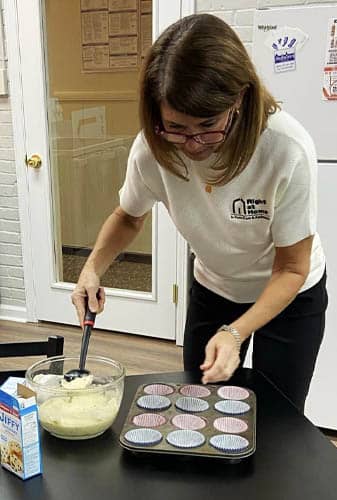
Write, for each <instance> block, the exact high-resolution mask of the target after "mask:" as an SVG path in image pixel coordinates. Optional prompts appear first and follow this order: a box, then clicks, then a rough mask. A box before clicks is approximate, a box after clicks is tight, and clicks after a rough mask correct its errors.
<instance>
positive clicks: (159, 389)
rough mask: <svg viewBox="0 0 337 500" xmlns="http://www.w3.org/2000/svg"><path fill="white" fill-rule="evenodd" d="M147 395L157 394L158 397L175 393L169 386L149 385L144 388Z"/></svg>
mask: <svg viewBox="0 0 337 500" xmlns="http://www.w3.org/2000/svg"><path fill="white" fill-rule="evenodd" d="M144 392H145V394H155V395H157V396H167V395H168V394H172V393H173V392H174V389H173V387H171V386H170V385H167V384H149V385H146V386H145V387H144Z"/></svg>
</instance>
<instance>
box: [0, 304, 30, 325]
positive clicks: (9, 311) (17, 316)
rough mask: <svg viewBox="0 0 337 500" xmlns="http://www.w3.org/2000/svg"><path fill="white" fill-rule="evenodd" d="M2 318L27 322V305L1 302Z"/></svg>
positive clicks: (0, 311)
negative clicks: (11, 304) (12, 304)
mask: <svg viewBox="0 0 337 500" xmlns="http://www.w3.org/2000/svg"><path fill="white" fill-rule="evenodd" d="M0 319H1V320H3V321H19V322H20V323H26V322H27V321H28V319H27V309H26V307H20V306H10V305H6V304H0Z"/></svg>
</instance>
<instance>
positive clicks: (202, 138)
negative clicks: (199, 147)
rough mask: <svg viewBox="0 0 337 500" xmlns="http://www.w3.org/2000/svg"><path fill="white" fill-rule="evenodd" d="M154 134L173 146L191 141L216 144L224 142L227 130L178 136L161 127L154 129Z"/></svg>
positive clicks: (177, 133)
mask: <svg viewBox="0 0 337 500" xmlns="http://www.w3.org/2000/svg"><path fill="white" fill-rule="evenodd" d="M155 132H156V134H157V135H160V136H161V137H162V138H163V139H165V141H167V142H172V143H173V144H186V142H187V141H189V140H190V139H193V140H194V141H195V142H197V143H198V144H218V143H219V142H223V141H224V140H225V137H226V134H227V130H226V129H225V130H212V131H211V132H201V133H200V134H180V133H179V132H168V131H167V130H165V129H164V128H163V127H161V128H159V127H156V129H155Z"/></svg>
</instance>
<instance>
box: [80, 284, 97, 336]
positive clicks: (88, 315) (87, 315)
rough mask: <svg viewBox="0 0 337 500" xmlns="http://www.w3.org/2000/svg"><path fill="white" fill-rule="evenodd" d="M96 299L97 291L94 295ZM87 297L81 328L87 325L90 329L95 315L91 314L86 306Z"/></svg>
mask: <svg viewBox="0 0 337 500" xmlns="http://www.w3.org/2000/svg"><path fill="white" fill-rule="evenodd" d="M96 297H97V299H99V291H98V292H97V294H96ZM88 302H89V300H88V297H86V298H85V316H84V321H83V326H86V325H89V326H91V327H93V326H94V324H95V319H96V313H94V312H91V311H90V309H89V305H88Z"/></svg>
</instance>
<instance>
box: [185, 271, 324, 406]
mask: <svg viewBox="0 0 337 500" xmlns="http://www.w3.org/2000/svg"><path fill="white" fill-rule="evenodd" d="M327 304H328V296H327V291H326V273H324V275H323V277H322V278H321V280H320V281H319V282H318V283H317V284H316V285H314V286H313V287H312V288H310V289H309V290H306V291H304V292H302V293H299V294H298V295H297V296H296V298H295V299H294V300H293V301H292V302H291V304H289V305H288V306H287V307H286V308H285V309H284V310H283V311H282V312H281V313H280V314H279V315H278V316H276V317H275V318H274V319H273V320H271V321H270V322H269V323H267V324H266V325H265V326H264V327H262V328H260V329H259V330H257V331H256V332H255V333H254V338H253V368H254V369H257V370H259V371H261V372H263V373H264V374H265V375H266V376H267V377H268V378H269V379H270V380H271V381H272V382H273V383H274V384H275V385H276V386H277V387H278V388H279V389H280V390H281V391H282V392H283V394H284V395H286V396H287V397H288V398H289V399H290V400H291V401H292V402H293V403H294V404H295V406H297V408H298V409H299V410H300V411H302V412H303V411H304V403H305V399H306V396H307V394H308V391H309V386H310V381H311V378H312V375H313V372H314V367H315V362H316V358H317V355H318V351H319V348H320V345H321V342H322V338H323V333H324V326H325V311H326V308H327ZM251 306H252V304H250V303H249V304H239V303H235V302H232V301H230V300H227V299H225V298H223V297H221V296H219V295H217V294H215V293H213V292H211V291H210V290H208V289H207V288H205V287H204V286H202V285H201V284H200V283H198V282H197V281H196V280H194V281H193V284H192V287H191V290H190V303H189V308H188V313H187V319H186V326H185V336H184V368H185V370H198V369H199V366H200V365H201V364H202V363H203V361H204V357H205V347H206V344H207V342H208V341H209V339H210V338H211V337H212V336H213V335H214V334H215V333H216V331H217V329H218V328H219V327H220V326H221V325H223V324H230V323H232V322H233V321H234V320H236V319H237V318H239V316H241V315H242V314H243V313H244V312H245V311H246V310H247V309H249V307H251ZM249 341H250V338H248V339H247V340H246V341H245V342H243V344H242V346H241V352H240V358H241V362H240V366H242V364H243V362H244V359H245V356H246V353H247V349H248V346H249Z"/></svg>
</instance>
